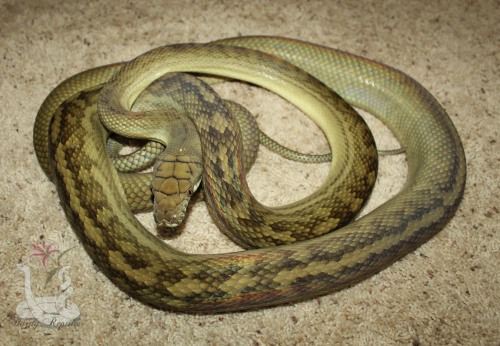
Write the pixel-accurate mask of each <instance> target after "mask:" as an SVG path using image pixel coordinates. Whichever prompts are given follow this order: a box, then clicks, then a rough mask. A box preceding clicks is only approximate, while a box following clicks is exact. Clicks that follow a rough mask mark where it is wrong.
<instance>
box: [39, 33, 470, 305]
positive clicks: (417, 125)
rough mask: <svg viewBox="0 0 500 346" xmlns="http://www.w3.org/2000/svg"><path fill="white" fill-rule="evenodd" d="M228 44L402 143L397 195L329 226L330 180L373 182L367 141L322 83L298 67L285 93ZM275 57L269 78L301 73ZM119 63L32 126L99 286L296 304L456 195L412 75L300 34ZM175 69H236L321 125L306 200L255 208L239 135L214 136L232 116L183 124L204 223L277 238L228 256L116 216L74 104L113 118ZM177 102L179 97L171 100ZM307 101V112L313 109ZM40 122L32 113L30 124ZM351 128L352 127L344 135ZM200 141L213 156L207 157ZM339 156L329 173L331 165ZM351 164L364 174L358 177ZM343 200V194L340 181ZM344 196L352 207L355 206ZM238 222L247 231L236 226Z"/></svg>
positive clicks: (198, 299) (192, 300) (98, 157)
mask: <svg viewBox="0 0 500 346" xmlns="http://www.w3.org/2000/svg"><path fill="white" fill-rule="evenodd" d="M234 46H241V47H246V48H250V49H256V50H258V51H261V52H266V53H269V54H272V55H275V56H278V57H281V58H282V59H284V60H286V61H288V62H290V63H292V64H294V65H296V66H298V67H299V68H301V69H303V70H305V71H306V72H308V73H310V74H311V75H313V76H314V77H316V78H317V79H319V80H320V81H322V82H323V83H324V84H325V85H326V86H328V87H330V88H332V89H333V90H334V91H335V92H336V93H338V94H339V95H340V96H341V97H343V98H344V99H345V100H347V101H348V102H349V103H350V104H351V105H353V106H356V107H359V108H360V109H363V110H366V111H368V112H370V113H372V114H374V115H376V116H377V117H378V118H379V119H381V120H382V121H383V122H384V123H385V124H386V125H387V126H388V127H389V128H390V129H391V130H392V131H393V133H394V134H395V136H396V137H397V139H398V140H399V141H400V143H401V145H402V146H403V147H404V148H405V150H406V155H407V160H408V177H407V181H406V184H405V186H404V188H403V189H402V191H401V192H400V193H398V194H397V195H396V196H395V197H393V198H392V199H390V200H389V201H387V202H386V203H385V204H383V205H382V206H380V207H378V208H377V209H375V210H374V211H372V212H370V213H369V214H368V215H366V216H364V217H362V218H360V219H357V220H355V221H354V222H352V223H350V224H348V225H346V226H344V227H343V228H340V229H338V230H336V231H335V232H331V233H328V232H329V231H330V230H331V229H333V228H335V227H337V226H339V225H343V224H344V223H345V222H347V221H348V220H344V219H343V216H342V215H343V212H342V211H341V212H340V214H334V212H332V211H331V208H333V207H334V206H335V205H336V204H337V202H338V201H337V199H336V198H335V196H334V188H337V187H340V188H341V189H342V186H343V183H342V181H344V180H354V181H355V184H354V186H355V187H356V190H355V191H354V192H353V193H352V194H351V196H350V199H352V200H356V199H357V197H358V194H359V196H362V195H366V194H368V193H369V189H368V188H367V187H366V186H367V185H369V182H372V181H373V180H374V179H375V177H374V174H373V171H374V169H375V167H376V163H375V161H374V160H373V159H374V156H376V149H375V148H374V147H372V146H373V142H372V138H371V137H370V136H367V135H365V132H364V128H360V127H363V125H359V123H356V124H353V123H352V122H351V120H350V117H351V114H352V113H351V111H350V109H349V108H348V107H347V106H345V105H344V104H343V103H342V102H341V101H335V97H334V96H331V95H330V94H329V92H328V89H326V88H324V87H323V86H322V85H321V84H317V83H316V82H314V80H312V79H308V77H307V76H302V77H301V78H305V79H301V82H293V81H290V82H291V84H292V89H293V88H295V89H294V90H292V91H290V89H289V87H283V85H281V82H280V81H281V79H278V78H277V75H276V74H274V72H272V71H274V70H267V69H266V67H261V66H260V64H259V69H256V70H255V71H248V70H247V68H248V66H249V65H252V64H253V65H254V66H256V65H255V62H256V61H258V62H259V63H260V62H262V63H263V64H264V66H266V65H265V64H267V63H269V64H273V62H269V61H272V60H273V59H269V57H268V56H267V54H258V53H251V54H250V53H248V56H247V53H245V52H246V51H245V50H241V49H239V48H234ZM247 59H249V60H248V61H247ZM252 59H257V60H252ZM276 61H277V62H276V64H278V65H280V66H285V67H284V68H283V69H284V70H287V71H285V72H283V71H280V74H279V75H280V76H281V73H282V72H283V73H285V74H286V75H292V74H294V73H297V75H301V73H300V70H294V69H293V68H292V67H286V66H288V65H286V64H282V63H280V62H279V59H278V60H276ZM281 68H282V67H280V69H281ZM118 69H119V66H118V65H117V66H115V67H113V66H110V67H108V68H106V69H97V70H96V71H97V72H98V73H96V75H95V76H94V77H92V78H88V77H86V79H85V81H84V83H83V84H85V85H86V87H83V88H82V85H81V84H80V82H82V81H78V79H75V80H74V81H73V82H72V83H73V85H68V90H66V91H65V93H67V95H68V97H69V96H71V95H72V94H74V93H76V92H79V91H81V90H82V89H85V88H87V87H88V86H92V85H99V84H101V83H103V82H104V81H106V80H108V79H110V78H111V76H113V77H112V78H111V80H110V81H109V82H108V83H107V84H106V85H105V86H104V89H103V91H102V92H101V93H92V91H89V92H88V95H86V94H85V93H82V94H79V95H78V96H75V97H73V99H72V100H70V101H69V102H66V103H64V104H63V105H62V106H61V107H60V108H59V110H58V111H57V112H56V113H55V116H54V118H53V119H52V125H51V127H50V131H49V132H48V133H47V132H45V133H40V131H39V127H37V125H35V131H34V141H35V146H37V143H40V142H44V140H43V139H42V138H44V137H47V136H49V143H48V144H45V146H46V147H48V148H50V151H49V153H48V154H47V155H43V150H44V148H43V145H42V146H41V148H40V147H38V148H37V155H38V158H39V161H40V163H41V164H42V167H45V168H44V169H45V170H46V171H47V170H49V168H48V167H50V171H51V173H50V174H51V175H52V176H53V179H54V180H55V183H56V185H57V187H58V190H59V195H60V198H61V202H62V205H63V206H64V209H65V212H66V214H67V216H68V218H69V220H70V222H71V224H72V226H73V228H74V229H75V232H76V233H77V235H78V237H79V238H80V240H81V242H82V243H83V245H84V246H85V249H86V251H87V252H88V253H89V255H90V256H91V258H92V259H93V260H94V261H95V262H96V264H97V265H98V266H99V268H100V269H101V270H102V271H103V273H105V274H106V275H107V277H108V278H109V279H110V280H111V281H112V282H114V283H115V284H116V285H117V286H118V287H119V288H121V289H122V290H124V291H125V292H127V293H128V294H130V295H131V296H132V297H134V298H136V299H138V300H140V301H142V302H143V303H146V304H150V305H152V306H155V307H158V308H163V309H170V310H178V311H186V312H224V311H236V310H245V309H251V308H258V307H264V306H271V305H276V304H283V303H287V302H295V301H300V300H305V299H309V298H312V297H317V296H319V295H324V294H327V293H330V292H333V291H336V290H339V289H342V288H344V287H347V286H349V285H352V284H354V283H356V282H359V281H361V280H363V279H365V278H367V277H369V276H371V275H373V274H375V273H377V272H378V271H380V270H382V269H384V268H385V267H387V266H388V265H390V264H391V263H393V262H395V261H396V260H398V259H399V258H401V257H402V256H404V255H406V254H407V253H409V252H411V251H413V250H414V249H415V248H417V247H418V246H420V245H421V244H422V243H424V242H425V241H426V240H428V239H429V238H431V237H432V236H433V235H434V234H436V232H438V231H439V230H440V229H441V228H442V227H443V225H444V224H445V223H446V222H447V221H448V220H449V218H450V217H451V216H452V215H453V213H454V211H455V210H456V208H457V206H458V204H459V202H460V199H461V197H462V195H463V191H464V185H465V178H466V166H465V155H464V151H463V147H462V144H461V141H460V138H459V136H458V134H457V131H456V129H455V128H454V126H453V124H452V122H451V120H450V118H449V117H448V115H447V114H446V112H445V110H444V109H443V108H442V107H441V106H440V105H439V103H438V102H437V101H436V100H435V99H434V98H433V97H432V95H430V94H429V92H428V91H426V90H425V89H424V88H423V87H422V86H421V85H420V84H418V83H417V82H415V81H414V80H413V79H411V78H410V77H408V76H407V75H405V74H403V73H401V72H399V71H396V70H394V69H392V68H390V67H387V66H384V65H381V64H379V63H376V62H373V61H370V60H367V59H363V58H360V57H357V56H354V55H350V54H348V53H345V52H342V51H338V50H333V49H330V48H326V47H322V46H317V45H313V44H310V43H306V42H300V41H295V40H290V39H283V38H274V37H241V38H234V39H228V40H223V41H218V42H217V44H208V45H196V44H188V45H174V46H166V47H162V48H159V49H157V50H153V51H151V52H148V53H146V54H144V55H142V56H140V57H138V58H137V59H135V60H134V61H133V62H131V63H129V64H127V65H126V67H125V68H123V69H121V70H120V72H118V73H117V74H115V75H113V74H114V73H115V72H116V71H117V70H118ZM176 71H185V72H198V73H207V74H223V75H226V76H228V77H230V78H242V79H244V80H247V81H249V82H252V83H255V84H259V85H263V86H264V87H266V88H268V89H270V90H271V91H274V92H276V93H278V94H280V95H281V96H283V97H284V98H287V99H289V100H291V101H293V98H294V95H297V93H299V94H300V95H301V101H300V104H298V106H299V108H300V109H302V110H303V111H304V113H306V114H308V115H309V116H311V117H312V118H313V119H314V120H315V121H316V122H317V123H318V125H319V126H320V127H321V128H322V129H323V130H324V131H325V135H326V137H327V139H328V140H329V142H330V143H331V144H332V145H333V144H335V147H336V153H337V148H340V149H338V150H339V153H340V154H339V155H334V156H333V160H332V168H331V172H330V174H329V175H328V177H327V179H326V180H325V182H324V183H323V185H322V186H321V187H320V189H318V191H316V192H315V193H314V194H313V195H312V197H309V198H308V199H306V200H305V201H298V202H296V203H293V204H291V205H288V206H283V207H279V208H266V207H264V206H262V205H260V204H259V203H258V202H256V201H255V200H253V197H251V194H250V192H249V190H248V187H247V186H246V182H245V180H244V176H243V169H242V167H241V162H239V160H238V157H239V155H241V154H240V151H241V148H240V147H241V144H237V143H239V142H238V141H239V134H238V130H231V131H226V128H231V126H233V125H232V123H231V121H232V120H230V119H229V118H227V117H226V116H224V115H223V114H224V111H223V110H216V111H215V112H214V113H213V114H212V115H211V117H212V118H213V119H211V120H214V122H212V123H210V122H208V121H206V120H201V125H200V124H196V127H197V129H198V132H199V133H200V140H201V144H202V151H203V170H204V171H203V184H204V193H205V195H206V201H207V206H208V209H209V211H210V213H211V215H212V217H213V218H214V220H215V222H216V223H217V224H218V225H219V226H220V227H221V229H222V230H223V231H225V232H228V229H237V230H238V229H239V230H241V231H242V232H241V233H237V235H234V234H232V233H231V234H230V235H229V236H230V237H231V238H232V239H234V240H236V241H237V242H238V243H239V244H242V245H244V246H267V245H270V244H272V243H273V241H275V240H277V241H278V243H280V244H284V245H280V246H275V247H266V248H261V249H253V250H248V251H244V252H236V253H228V254H217V255H193V254H186V253H183V252H180V251H178V250H175V249H173V248H172V247H170V246H168V245H166V244H165V243H163V242H162V241H161V240H159V239H158V238H157V237H155V236H154V235H152V234H151V233H150V232H148V231H147V230H146V229H144V227H143V226H142V225H141V224H140V223H139V222H138V221H137V219H136V218H135V217H134V216H133V214H132V213H131V212H129V209H128V205H127V201H126V197H125V195H124V193H123V189H122V187H121V185H120V181H119V178H118V176H117V173H116V170H115V169H114V167H113V165H112V163H111V161H110V159H109V157H108V155H107V153H106V151H105V140H106V138H107V131H106V130H105V129H104V127H103V125H102V123H101V121H100V120H99V119H98V118H97V117H96V116H91V115H90V113H89V112H87V111H86V110H87V109H88V108H89V107H91V106H90V105H91V104H94V103H93V102H97V109H98V110H99V113H100V116H101V118H103V119H104V118H106V117H107V119H111V121H110V122H114V121H119V120H118V118H119V117H121V116H127V112H128V110H129V109H130V108H131V106H132V103H133V101H134V99H135V98H136V97H137V96H138V95H139V93H140V92H141V88H142V89H144V87H145V86H147V85H148V84H149V83H150V82H152V81H153V80H154V79H156V78H158V77H160V76H161V75H163V74H165V73H167V72H176ZM294 71H295V72H294ZM269 74H271V77H269ZM269 81H271V82H269ZM282 88H284V89H282ZM315 93H318V94H320V95H321V96H322V97H321V98H318V97H316V96H315V95H317V94H315ZM86 96H88V98H87V97H86ZM323 97H324V98H326V99H328V98H329V99H331V100H332V101H331V103H336V104H337V106H338V107H340V111H337V115H338V116H339V117H332V116H329V115H328V114H325V113H327V112H326V111H325V110H324V109H323V108H322V107H327V108H328V107H329V106H323V105H321V103H322V102H323ZM302 100H304V101H302ZM47 102H49V101H47ZM311 105H312V106H311ZM190 106H191V105H190V104H189V102H187V101H186V103H183V104H180V105H179V107H181V108H182V107H187V108H188V107H190ZM194 107H195V108H196V107H197V106H196V105H195V106H194ZM94 108H95V106H94ZM318 109H320V111H319V115H317V114H316V113H315V112H316V111H317V110H318ZM322 109H323V110H322ZM153 116H154V114H153ZM39 117H40V113H39ZM45 122H46V120H39V119H38V118H37V123H39V124H40V123H45ZM210 124H212V125H210ZM361 124H363V123H361ZM226 126H227V127H226ZM37 129H38V130H37ZM350 130H354V135H347V134H346V133H347V132H348V131H350ZM228 132H229V133H228ZM227 136H229V137H227ZM356 136H357V137H356ZM228 138H230V139H228ZM233 141H236V142H233ZM356 141H357V142H366V143H365V144H367V147H368V148H369V150H368V151H367V152H365V153H364V154H357V153H356V152H354V150H355V148H356V147H357V146H356V145H355V144H356V143H354V142H356ZM222 142H229V148H230V149H224V148H226V147H223V146H221V145H219V143H222ZM44 143H47V139H45V142H44ZM370 147H372V148H370ZM211 149H215V150H218V151H219V152H218V153H217V155H215V154H208V151H209V150H211ZM45 150H47V149H45ZM40 153H42V154H40ZM349 155H351V157H348V156H349ZM338 164H340V165H341V167H342V168H338V166H335V165H338ZM374 165H375V166H374ZM335 167H337V168H335ZM346 168H359V169H360V173H359V174H356V173H355V172H356V169H354V173H352V172H353V170H352V169H350V170H348V171H349V172H351V173H352V174H351V173H350V174H347V175H346V174H345V173H344V169H346ZM364 173H372V174H371V175H370V174H369V175H368V176H367V177H366V176H364V177H363V176H362V174H364ZM356 182H358V184H356ZM343 196H349V190H348V189H347V190H346V189H344V192H343ZM362 197H364V196H362ZM355 204H357V207H360V206H361V205H362V202H359V203H355ZM347 214H348V213H346V215H347ZM277 215H278V216H279V217H278V216H277ZM332 215H336V216H332ZM349 215H350V216H346V217H345V218H346V219H348V218H350V217H351V216H352V215H351V213H349ZM246 227H250V228H252V229H253V230H254V231H255V232H245V229H246ZM305 230H310V231H311V232H312V233H313V236H314V235H320V234H325V235H322V236H319V237H317V238H314V239H309V240H306V241H303V242H299V243H293V242H295V241H296V240H302V239H300V238H301V237H304V238H307V237H309V236H303V231H305ZM314 233H317V234H314ZM326 233H328V234H326ZM291 243H293V244H291Z"/></svg>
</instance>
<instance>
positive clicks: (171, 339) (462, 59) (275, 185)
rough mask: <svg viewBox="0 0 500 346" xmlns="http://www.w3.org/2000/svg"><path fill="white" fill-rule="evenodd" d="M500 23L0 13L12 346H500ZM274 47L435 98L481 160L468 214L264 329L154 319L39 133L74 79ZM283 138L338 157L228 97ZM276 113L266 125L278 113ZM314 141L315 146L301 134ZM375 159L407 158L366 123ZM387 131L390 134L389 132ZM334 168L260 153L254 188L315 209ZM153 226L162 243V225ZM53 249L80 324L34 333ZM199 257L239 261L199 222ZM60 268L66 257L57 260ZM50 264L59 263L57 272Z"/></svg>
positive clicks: (432, 5)
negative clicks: (333, 59)
mask: <svg viewBox="0 0 500 346" xmlns="http://www.w3.org/2000/svg"><path fill="white" fill-rule="evenodd" d="M499 18H500V5H499V3H498V1H497V0H482V1H466V0H457V1H396V0H388V1H378V0H377V1H368V0H359V1H290V0H287V1H267V0H266V1H264V0H261V1H252V0H246V1H233V0H221V1H213V2H209V1H151V2H145V1H144V2H143V1H128V0H127V1H118V0H107V1H62V0H61V1H48V0H26V1H18V0H2V1H1V2H0V53H1V54H0V76H1V79H0V104H1V108H0V109H1V119H2V126H1V136H0V138H1V147H2V153H1V154H0V155H1V156H0V163H1V169H2V173H3V174H4V176H3V178H2V179H1V182H0V184H1V185H0V190H1V191H2V194H1V197H0V231H1V233H2V242H1V245H0V250H1V256H2V257H1V268H2V269H1V270H2V274H1V281H0V295H1V297H3V299H2V300H1V302H0V321H1V322H0V340H2V341H1V342H0V343H2V344H23V345H31V344H40V343H44V344H45V343H47V344H56V345H63V344H65V345H66V344H73V343H76V344H90V343H97V344H119V343H127V344H139V345H146V344H162V343H165V344H189V345H206V344H207V345H232V344H241V345H297V344H311V343H316V344H329V345H337V344H347V345H367V344H369V345H392V344H405V345H408V344H410V345H411V344H413V345H431V344H432V345H445V344H450V345H458V344H460V345H479V344H481V345H499V344H500V333H499V331H498V329H499V327H500V320H499V308H500V292H499V291H500V288H499V287H500V286H499V269H498V268H499V262H500V261H499V260H500V254H499V247H500V246H499V243H500V242H499V237H498V232H497V231H498V225H499V209H500V207H499V206H498V205H499V204H500V198H499V161H500V156H499V152H500V145H499V142H498V136H499V130H500V122H499V115H498V114H499V111H500V109H499V102H498V100H499V95H500V84H499V80H500V73H499V71H500V70H499V66H500V57H499V47H500V40H499V38H500V25H499V22H498V19H499ZM248 34H271V35H281V36H288V37H294V38H300V39H305V40H310V41H313V42H316V43H320V44H324V45H327V46H331V47H338V48H341V49H344V50H347V51H350V52H353V53H357V54H360V55H364V56H366V57H369V58H372V59H376V60H380V61H383V62H385V63H387V64H389V65H392V66H395V67H397V68H399V69H402V70H403V71H405V72H407V73H408V74H410V75H411V76H413V77H414V78H416V79H417V80H419V81H420V82H421V83H422V84H423V85H424V86H426V87H427V88H428V89H429V90H430V91H431V92H432V93H433V94H434V95H435V96H436V97H437V98H438V100H439V101H440V102H441V103H442V104H443V106H444V107H445V108H446V109H447V110H448V112H449V114H450V115H451V118H452V119H453V122H454V123H455V125H456V127H457V128H458V131H459V133H460V135H461V137H462V140H463V143H464V146H465V150H466V154H467V158H468V183H467V190H466V194H465V197H464V199H463V201H462V204H461V206H460V208H459V210H458V212H457V213H456V215H455V217H454V218H453V219H452V220H451V221H450V222H449V224H448V225H447V226H446V227H445V228H444V229H443V231H442V232H440V233H439V234H438V235H437V236H436V237H435V238H433V239H432V240H431V241H429V242H428V243H427V244H425V245H424V246H422V247H421V248H419V249H418V250H417V251H415V252H414V253H412V254H410V255H408V256H406V257H405V258H404V259H403V260H401V261H399V262H398V263H396V264H394V265H392V266H391V267H389V268H388V269H386V270H384V271H383V272H381V273H380V274H378V275H375V276H374V277H372V278H370V279H368V280H366V281H364V282H362V283H360V284H358V285H356V286H354V287H352V288H350V289H346V290H343V291H340V292H337V293H334V294H330V295H328V296H325V297H322V298H320V299H314V300H311V301H307V302H303V303H300V304H294V305H290V306H284V307H277V308H272V309H264V310H260V311H253V312H246V313H234V314H224V315H216V316H193V315H186V314H178V313H170V312H163V311H158V310H154V309H151V308H149V307H146V306H144V305H142V304H140V303H138V302H136V301H134V300H132V299H130V298H128V297H127V296H126V295H125V294H124V293H122V292H121V291H119V290H118V289H117V288H116V287H115V286H113V285H112V284H111V283H110V282H109V281H108V280H107V279H106V277H104V276H103V275H102V274H100V273H99V272H98V270H97V269H96V267H95V266H93V265H92V263H91V261H90V260H89V257H88V256H87V254H86V253H85V252H84V250H83V249H82V247H81V246H80V245H79V243H78V241H77V239H76V237H75V235H74V234H73V232H72V230H71V229H70V227H69V225H68V223H67V221H66V219H65V217H64V215H63V212H62V210H61V207H60V205H59V202H58V198H57V195H56V191H55V188H54V186H53V185H52V184H51V183H50V182H49V181H48V180H47V178H46V177H45V175H44V174H43V172H42V171H41V169H40V168H39V165H38V163H37V160H36V158H35V155H34V151H33V147H32V126H33V122H34V119H35V115H36V112H37V110H38V107H39V106H40V104H41V103H42V101H43V100H44V98H45V97H46V96H47V94H48V93H49V91H50V90H51V89H52V88H53V87H55V86H56V85H57V84H58V83H59V82H60V81H62V80H63V79H65V78H67V77H69V76H71V75H72V74H74V73H76V72H78V71H81V70H84V69H87V68H90V67H94V66H97V65H102V64H107V63H111V62H115V61H121V60H127V59H130V58H132V57H134V56H136V55H138V54H140V53H142V52H145V51H147V50H149V49H151V48H153V47H157V46H161V45H165V44H170V43H178V42H206V41H210V40H214V39H218V38H223V37H229V36H235V35H248ZM221 89H224V90H223V92H224V93H225V95H228V96H229V97H234V98H237V99H239V100H240V101H241V102H242V103H244V104H246V105H247V106H248V107H249V108H250V109H251V110H252V111H253V112H254V114H256V115H257V116H258V121H259V123H260V124H261V127H262V128H263V129H264V130H265V131H266V132H267V133H269V134H270V135H271V136H273V137H275V138H277V139H279V140H281V141H282V142H283V143H285V144H287V145H290V146H292V147H295V148H302V150H307V151H309V150H310V151H317V152H321V151H324V150H326V149H327V147H326V144H325V142H324V139H323V138H322V136H321V134H320V133H319V131H318V130H317V129H316V128H315V127H314V126H313V125H312V124H311V123H310V122H309V121H308V120H307V119H304V117H303V116H301V115H300V113H299V112H297V111H295V110H294V108H293V107H291V106H290V105H288V104H287V103H285V102H282V101H281V100H279V99H277V98H276V97H274V96H272V95H269V94H268V93H265V92H261V91H259V90H254V89H251V88H249V87H246V86H229V87H223V88H221ZM268 101H270V102H271V105H270V106H269V107H268V106H267V105H266V103H265V102H268ZM299 125H300V126H307V127H306V130H301V129H299ZM370 125H371V126H373V129H374V131H375V132H376V136H377V141H378V142H379V144H380V145H381V146H384V147H386V148H394V147H397V143H396V142H394V141H393V140H391V139H390V138H389V137H388V136H389V135H388V131H387V130H385V128H384V127H383V126H382V125H381V124H380V123H378V122H377V121H376V120H373V119H370ZM384 131H385V132H384ZM404 162H405V161H404V156H396V157H385V158H382V160H381V171H380V176H379V181H378V184H377V188H376V190H375V192H374V194H373V197H372V199H371V201H370V205H369V207H367V210H365V211H364V212H367V211H368V210H370V209H373V207H374V206H376V205H378V204H380V203H382V202H383V201H385V200H386V199H387V198H389V196H391V195H393V194H395V193H396V192H397V191H398V189H399V188H400V187H401V186H402V185H403V184H404V176H405V163H404ZM325 172H326V166H324V165H323V166H320V168H319V169H318V167H315V166H314V167H311V166H303V165H297V164H291V163H288V162H287V161H285V160H281V159H279V158H277V157H276V156H275V155H273V154H270V153H269V152H268V151H267V150H265V149H262V150H261V152H260V154H259V158H258V162H257V164H256V166H255V167H254V169H253V170H252V172H251V174H250V176H249V179H250V184H251V188H252V189H253V191H255V194H256V195H257V197H258V198H259V199H260V200H262V201H263V202H264V203H267V204H281V203H285V202H286V201H292V200H296V199H298V198H299V197H301V196H305V195H307V194H308V193H309V192H310V191H311V189H313V188H314V187H315V186H318V180H321V178H322V177H324V176H325ZM141 220H144V222H145V223H146V224H147V225H149V227H152V224H151V215H143V216H141ZM41 240H45V241H46V243H47V244H52V243H55V244H56V245H57V248H58V249H59V250H60V253H61V252H62V251H64V250H66V249H70V248H72V247H74V248H73V249H71V250H70V251H69V252H68V253H66V254H65V255H64V256H63V257H62V258H61V259H60V262H59V265H61V266H63V265H64V266H66V265H70V266H71V269H70V275H71V279H72V287H73V289H74V291H73V294H72V295H71V297H70V298H71V301H72V302H73V303H74V304H76V306H78V308H79V310H80V312H81V318H80V320H79V321H78V322H77V323H75V324H73V325H71V326H67V327H61V328H47V327H43V326H36V325H34V324H33V323H30V322H29V321H28V320H24V319H21V318H20V317H19V316H18V315H16V306H17V304H18V303H19V302H21V301H23V300H24V299H25V289H24V283H25V278H24V276H23V273H22V272H21V271H20V270H19V269H17V268H16V264H17V263H24V264H25V265H27V266H29V267H30V268H31V274H32V277H31V290H32V292H33V294H34V295H35V296H36V297H43V296H53V295H57V294H58V293H57V292H59V285H60V284H61V282H60V281H59V279H58V278H57V277H54V278H53V279H52V280H51V281H50V282H49V283H48V284H47V285H46V286H45V280H46V278H47V276H48V274H49V273H50V270H51V269H52V268H56V267H57V266H58V263H56V262H55V261H49V262H48V264H47V269H46V270H44V269H43V267H42V266H41V263H42V262H41V261H40V258H39V257H33V256H31V255H32V254H33V253H35V249H33V247H32V243H41ZM168 242H169V243H171V244H174V245H175V246H177V247H179V248H181V249H183V250H186V251H191V252H197V253H209V252H223V251H229V250H236V249H238V248H237V247H236V246H234V245H232V244H230V242H229V241H228V240H226V239H225V238H224V237H223V236H222V235H220V234H219V233H218V231H217V229H216V227H215V226H214V225H213V224H212V223H211V221H210V218H209V216H208V214H207V212H206V209H205V207H204V206H203V204H200V205H196V206H195V207H194V208H193V210H192V213H191V215H190V218H189V221H188V225H187V226H186V227H185V229H184V230H183V233H182V235H180V236H179V237H177V238H175V239H173V240H169V241H168ZM56 255H57V254H56ZM56 258H57V256H53V257H52V259H56Z"/></svg>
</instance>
